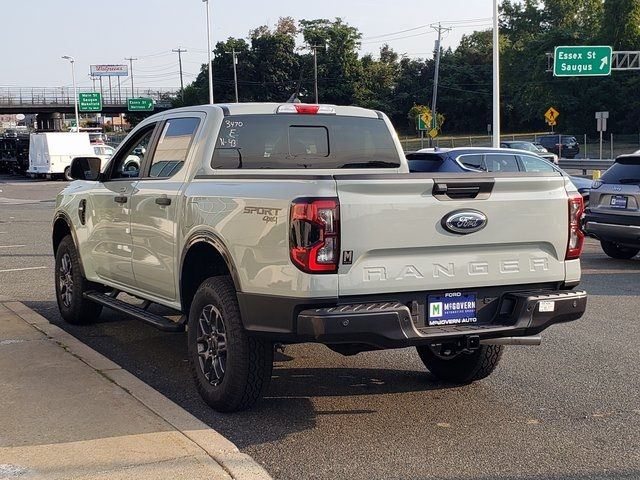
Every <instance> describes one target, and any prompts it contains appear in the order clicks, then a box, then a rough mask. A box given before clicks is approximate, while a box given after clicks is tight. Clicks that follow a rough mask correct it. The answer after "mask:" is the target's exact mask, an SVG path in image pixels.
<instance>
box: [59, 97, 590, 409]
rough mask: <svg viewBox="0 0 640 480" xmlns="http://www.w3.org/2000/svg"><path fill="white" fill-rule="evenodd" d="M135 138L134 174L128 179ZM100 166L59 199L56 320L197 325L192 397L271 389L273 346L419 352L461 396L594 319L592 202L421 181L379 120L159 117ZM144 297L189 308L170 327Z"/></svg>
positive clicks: (328, 113)
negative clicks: (512, 349)
mask: <svg viewBox="0 0 640 480" xmlns="http://www.w3.org/2000/svg"><path fill="white" fill-rule="evenodd" d="M140 145H146V147H145V148H146V152H145V154H144V158H141V160H142V163H141V165H140V170H139V172H138V175H136V176H135V177H134V178H132V176H130V175H123V171H122V166H123V165H124V164H126V162H127V158H128V155H129V154H130V152H133V151H134V150H136V148H138V147H139V146H140ZM528 156H529V157H531V158H532V159H535V160H536V161H538V162H545V163H544V165H543V167H544V168H546V167H547V166H550V164H548V162H546V161H545V160H543V159H541V158H539V157H534V156H533V155H528ZM480 157H482V155H480ZM512 157H514V158H515V156H514V155H512ZM496 160H497V161H499V160H501V159H496ZM487 161H489V160H487ZM523 162H524V163H526V159H525V160H524V161H523ZM98 167H99V160H98V159H97V158H93V159H91V158H78V159H75V160H74V164H73V166H72V171H73V174H74V176H76V178H77V179H78V180H79V181H77V182H74V183H72V184H71V186H69V187H67V188H66V189H65V190H63V191H62V192H61V193H60V194H59V196H58V198H57V202H56V210H55V213H54V225H53V237H52V240H53V250H54V252H55V259H56V260H55V265H56V266H55V288H56V298H57V301H58V306H59V309H60V312H61V316H62V318H64V319H65V320H66V321H68V322H70V323H74V324H82V323H87V322H91V321H94V320H96V318H97V317H98V316H99V315H100V311H101V309H102V307H103V306H107V307H108V308H111V309H115V310H116V311H119V312H121V313H125V314H129V315H132V316H134V317H135V318H138V319H140V320H142V321H144V322H147V323H149V324H151V325H154V326H156V327H158V328H161V329H165V330H171V331H180V330H184V329H185V327H187V328H186V329H187V335H186V336H179V337H176V338H175V340H176V341H181V340H182V339H185V340H186V342H187V352H188V353H187V355H188V358H189V360H190V365H191V372H192V375H193V377H194V379H195V382H196V386H197V389H198V391H199V392H200V394H201V395H202V397H203V398H204V399H205V401H206V402H207V403H208V404H209V405H211V406H212V407H214V408H216V409H218V410H221V411H235V410H242V409H245V408H248V407H250V406H251V405H253V404H254V403H255V402H256V401H257V399H258V398H259V397H260V395H261V393H262V392H264V391H265V390H266V388H267V386H268V383H269V380H270V378H271V369H272V361H273V351H274V343H302V342H318V343H322V344H326V345H327V346H328V347H329V348H331V349H332V350H334V351H336V352H339V353H341V354H344V355H354V354H356V353H358V352H363V351H375V350H380V349H386V348H400V347H407V346H415V347H417V352H418V355H419V357H420V359H421V360H422V362H423V363H424V365H425V366H426V368H427V369H428V370H429V371H430V372H431V373H432V374H433V375H434V376H436V377H437V378H439V379H441V380H444V381H449V382H453V383H459V384H460V383H463V384H466V383H470V382H473V381H475V380H479V379H481V378H484V377H486V376H488V375H489V374H491V372H492V371H493V370H494V368H495V367H496V365H497V363H498V361H499V359H500V357H501V353H502V349H503V345H511V344H538V343H539V337H537V334H539V333H540V332H541V331H542V330H545V329H546V328H547V327H549V326H551V325H552V324H554V323H557V322H567V321H571V320H576V319H578V318H580V317H581V316H582V314H583V312H584V311H585V308H586V300H587V296H586V293H585V292H581V291H576V290H574V288H575V286H576V285H578V283H579V281H580V260H579V256H580V252H581V249H582V240H583V236H582V235H583V234H582V231H581V230H580V228H579V217H580V215H581V213H582V206H583V202H582V197H580V195H579V194H578V193H577V192H576V191H575V189H574V188H573V186H572V185H571V184H570V183H569V182H567V181H566V179H565V178H564V177H563V176H562V174H560V173H559V172H558V171H556V170H555V169H553V168H552V169H551V171H549V172H547V171H545V172H541V173H533V174H531V175H526V176H519V177H518V178H514V177H513V176H500V175H487V174H486V173H478V172H477V171H474V172H475V173H473V172H470V171H464V172H461V171H459V170H458V171H457V172H456V173H451V174H449V175H448V176H447V177H446V178H442V176H438V175H436V176H433V175H428V174H427V175H416V174H410V173H409V169H408V166H407V161H406V159H405V157H404V154H403V152H402V149H401V145H400V143H399V141H398V139H397V136H396V135H395V132H394V128H393V126H392V125H391V122H390V121H389V119H388V118H387V117H386V116H385V115H384V114H382V113H380V112H377V111H373V110H367V109H364V108H359V107H342V106H333V105H308V104H293V103H285V104H273V103H255V104H253V103H235V104H226V105H200V106H197V107H185V108H180V109H175V110H170V111H165V112H162V113H161V114H157V115H152V116H150V117H148V118H146V119H145V120H143V121H142V122H141V123H140V124H139V125H138V126H137V127H136V128H135V129H134V130H133V131H132V132H131V133H130V134H129V135H128V136H127V138H126V139H125V140H124V142H123V143H122V144H121V146H120V147H119V148H118V150H117V152H116V153H115V154H114V156H113V158H112V159H111V161H110V163H109V167H108V168H107V170H106V171H105V172H102V173H101V172H100V170H99V168H98ZM541 169H542V167H541ZM479 191H480V192H482V195H480V196H478V195H477V193H478V192H479ZM120 292H126V293H128V294H131V295H133V296H135V297H137V298H139V299H143V300H144V303H143V304H142V305H140V306H136V305H132V304H131V303H128V302H127V299H126V298H118V296H119V294H120ZM150 303H157V304H161V305H164V306H165V307H169V308H170V309H173V310H174V311H177V312H176V313H178V312H181V314H182V315H181V316H180V314H179V315H178V316H177V318H179V320H176V318H175V317H174V318H173V319H172V318H166V317H162V316H159V315H158V314H157V313H154V312H153V310H151V311H150V310H148V309H147V307H148V306H149V304H150ZM150 358H152V355H151V356H150Z"/></svg>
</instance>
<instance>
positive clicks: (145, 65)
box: [0, 0, 492, 89]
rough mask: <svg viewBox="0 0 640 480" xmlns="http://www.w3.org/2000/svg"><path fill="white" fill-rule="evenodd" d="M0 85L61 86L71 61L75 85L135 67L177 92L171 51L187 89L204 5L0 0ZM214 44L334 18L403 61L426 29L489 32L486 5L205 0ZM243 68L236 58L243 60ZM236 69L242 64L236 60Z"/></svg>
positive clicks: (422, 46) (426, 35)
mask: <svg viewBox="0 0 640 480" xmlns="http://www.w3.org/2000/svg"><path fill="white" fill-rule="evenodd" d="M3 3H4V8H3V15H2V16H3V18H4V20H5V21H3V26H2V37H3V39H4V42H3V43H4V48H3V49H2V64H1V65H0V89H3V88H7V89H15V88H31V87H63V86H64V87H66V86H70V85H71V69H70V66H69V63H68V61H66V60H63V59H61V56H62V55H70V56H73V57H74V58H75V60H76V64H75V66H76V78H77V81H78V85H79V86H82V87H88V86H91V80H90V78H89V66H90V65H91V64H120V63H127V62H125V60H124V58H125V57H136V58H138V60H136V61H135V62H134V63H133V70H134V81H135V84H136V89H137V88H143V87H144V88H153V87H158V88H166V87H175V86H179V84H180V80H179V74H178V56H177V54H176V53H173V52H171V50H172V49H176V48H178V47H181V48H184V49H186V50H187V52H185V53H183V54H182V59H183V69H184V75H185V83H189V82H190V81H192V80H193V79H194V78H195V76H196V75H197V74H198V72H199V70H200V65H201V64H202V63H206V57H207V53H206V51H207V50H206V48H207V43H206V42H207V38H206V19H205V5H204V3H202V1H201V0H173V1H170V0H126V1H125V0H109V1H108V2H106V1H95V0H5V1H4V2H3ZM210 6H211V26H212V30H211V31H212V45H215V42H217V41H221V40H226V39H227V38H228V37H240V38H246V37H247V36H248V32H249V30H250V29H253V28H255V27H257V26H260V25H269V26H273V25H274V24H275V23H276V22H277V20H278V18H279V17H282V16H291V17H293V18H294V19H296V20H299V19H315V18H329V19H333V18H335V17H341V18H342V19H343V20H345V21H346V22H347V23H349V24H350V25H353V26H355V27H357V28H358V29H359V30H360V32H361V33H362V36H363V38H362V47H361V53H363V54H364V53H373V54H374V55H375V54H377V53H378V51H379V48H380V46H382V45H383V44H384V43H388V44H389V45H390V46H391V47H392V48H393V49H394V50H396V51H397V52H398V53H401V54H406V55H407V56H410V57H422V58H425V57H431V56H432V53H431V52H432V51H433V48H434V41H435V38H436V34H435V31H434V30H433V29H431V28H430V27H429V25H430V24H433V23H437V22H439V21H442V22H456V23H447V24H446V25H447V26H453V29H452V30H451V31H450V32H448V33H447V34H446V36H445V38H444V40H443V46H444V47H445V48H447V47H453V48H455V46H456V45H457V44H458V43H459V41H460V38H461V37H462V35H463V34H465V33H470V32H472V31H474V30H477V29H484V28H490V25H491V14H492V2H491V0H446V1H443V0H437V1H436V0H422V1H419V0H404V1H399V0H396V1H388V0H387V1H383V0H368V1H365V0H318V1H316V2H313V1H309V0H272V1H268V0H262V1H260V0H246V1H242V0H239V1H235V2H233V1H232V2H222V1H220V0H210ZM240 62H241V59H240ZM239 68H241V63H240V66H239Z"/></svg>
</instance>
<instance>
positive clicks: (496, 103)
mask: <svg viewBox="0 0 640 480" xmlns="http://www.w3.org/2000/svg"><path fill="white" fill-rule="evenodd" d="M499 13H500V12H499V10H498V0H493V140H492V142H491V145H492V146H493V147H494V148H499V147H500V30H499V23H498V21H499Z"/></svg>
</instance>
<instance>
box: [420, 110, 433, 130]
mask: <svg viewBox="0 0 640 480" xmlns="http://www.w3.org/2000/svg"><path fill="white" fill-rule="evenodd" d="M431 119H432V116H431V113H422V114H420V115H418V130H429V129H430V125H431Z"/></svg>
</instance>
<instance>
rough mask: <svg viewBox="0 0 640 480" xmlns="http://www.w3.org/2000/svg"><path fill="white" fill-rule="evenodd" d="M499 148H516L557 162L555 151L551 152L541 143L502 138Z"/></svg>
mask: <svg viewBox="0 0 640 480" xmlns="http://www.w3.org/2000/svg"><path fill="white" fill-rule="evenodd" d="M500 148H514V149H516V150H525V151H527V152H531V153H535V154H536V155H538V156H539V157H542V158H544V159H545V160H549V161H550V162H552V163H555V164H556V165H557V164H558V156H557V155H556V154H555V153H551V152H550V151H549V150H547V149H546V148H544V147H543V146H542V145H539V144H538V145H536V144H535V143H532V142H523V141H520V140H513V141H511V140H503V141H501V142H500Z"/></svg>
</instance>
